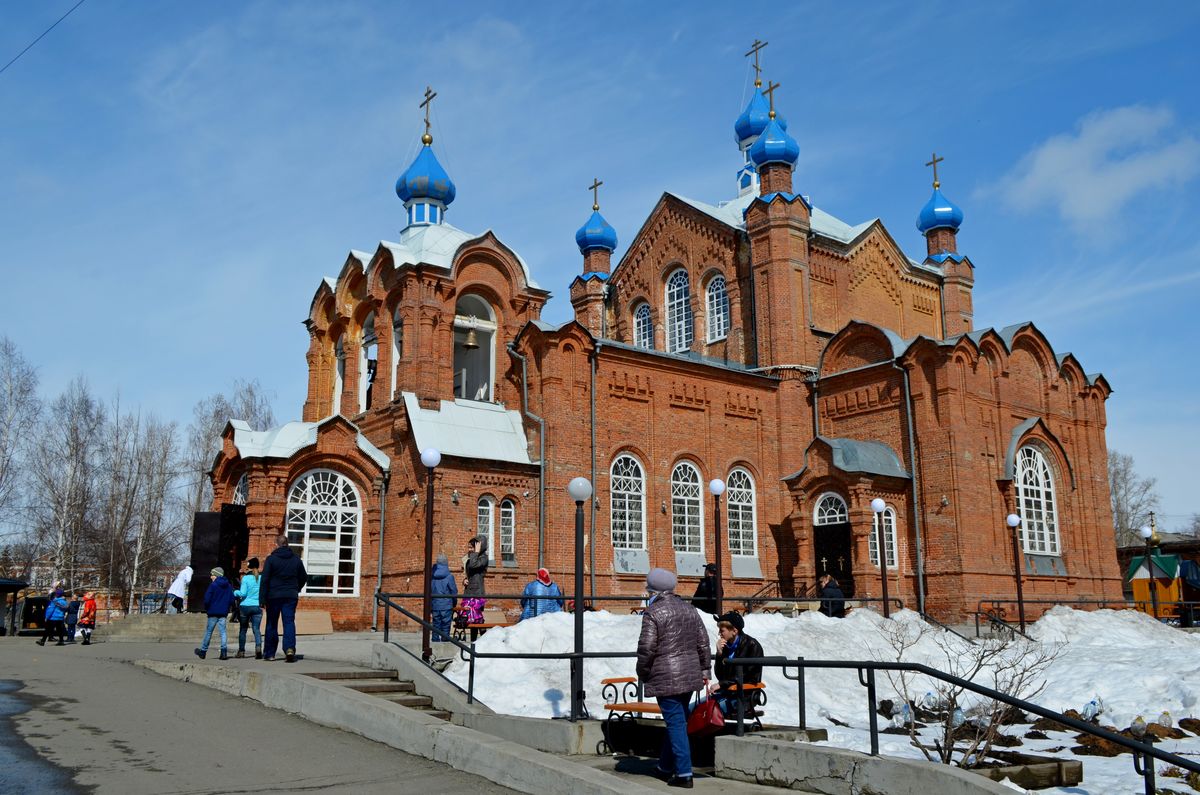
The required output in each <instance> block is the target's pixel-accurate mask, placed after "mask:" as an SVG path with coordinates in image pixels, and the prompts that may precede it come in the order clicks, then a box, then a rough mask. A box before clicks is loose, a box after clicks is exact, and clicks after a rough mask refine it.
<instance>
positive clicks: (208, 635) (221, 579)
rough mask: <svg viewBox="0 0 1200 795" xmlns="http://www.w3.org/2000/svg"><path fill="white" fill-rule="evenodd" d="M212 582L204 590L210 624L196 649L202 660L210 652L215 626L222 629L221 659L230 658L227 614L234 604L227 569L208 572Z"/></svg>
mask: <svg viewBox="0 0 1200 795" xmlns="http://www.w3.org/2000/svg"><path fill="white" fill-rule="evenodd" d="M208 575H209V579H211V580H212V583H211V584H210V585H209V586H208V590H207V591H205V592H204V612H205V613H207V614H208V626H207V627H206V628H205V630H204V640H203V641H201V642H200V648H198V649H196V650H195V652H196V656H197V657H199V658H200V659H201V660H203V659H204V657H205V655H207V654H208V642H209V641H210V640H212V631H213V627H216V628H217V629H219V630H220V631H221V659H222V660H228V659H229V642H228V638H227V636H226V634H225V616H227V615H229V607H230V605H232V604H233V586H232V585H230V584H229V580H227V579H225V570H224V569H222V568H221V567H220V566H217V567H216V568H215V569H213V570H212V571H210V572H209V573H208Z"/></svg>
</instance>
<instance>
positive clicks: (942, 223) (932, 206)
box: [917, 188, 963, 235]
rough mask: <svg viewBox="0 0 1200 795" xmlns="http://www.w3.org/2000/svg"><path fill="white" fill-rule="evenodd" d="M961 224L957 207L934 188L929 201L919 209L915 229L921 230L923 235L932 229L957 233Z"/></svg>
mask: <svg viewBox="0 0 1200 795" xmlns="http://www.w3.org/2000/svg"><path fill="white" fill-rule="evenodd" d="M962 222H963V212H962V210H960V209H959V208H958V205H956V204H955V203H954V202H952V201H950V200H949V199H947V198H946V197H945V196H944V195H942V191H941V189H940V188H934V189H933V195H932V196H930V197H929V201H928V202H926V203H925V206H924V207H922V208H921V214H920V215H918V216H917V229H919V230H921V234H923V235H924V234H928V233H929V232H931V231H933V230H934V229H953V230H954V231H958V227H959V226H960V225H961V224H962Z"/></svg>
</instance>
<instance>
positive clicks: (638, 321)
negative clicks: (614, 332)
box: [633, 302, 654, 351]
mask: <svg viewBox="0 0 1200 795" xmlns="http://www.w3.org/2000/svg"><path fill="white" fill-rule="evenodd" d="M633 344H634V346H636V347H638V348H645V349H647V350H651V351H652V350H654V322H653V321H652V320H651V319H650V304H647V303H645V302H642V303H640V304H638V306H637V309H635V310H633Z"/></svg>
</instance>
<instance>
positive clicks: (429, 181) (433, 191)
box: [396, 144, 454, 205]
mask: <svg viewBox="0 0 1200 795" xmlns="http://www.w3.org/2000/svg"><path fill="white" fill-rule="evenodd" d="M396 195H397V196H399V197H400V200H401V201H403V202H405V203H408V202H410V201H412V200H413V199H431V200H433V201H438V202H441V203H442V204H443V205H447V204H449V203H450V202H452V201H454V183H453V182H452V181H451V179H450V175H449V174H447V173H446V169H444V168H442V164H441V163H439V162H438V159H437V157H435V156H434V154H433V149H432V148H431V147H430V146H429V144H426V145H425V146H422V147H421V152H420V154H418V155H417V159H416V160H414V161H413V162H412V165H411V166H409V167H408V170H407V171H405V172H404V173H403V174H401V175H400V179H398V180H396Z"/></svg>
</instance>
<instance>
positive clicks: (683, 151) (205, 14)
mask: <svg viewBox="0 0 1200 795" xmlns="http://www.w3.org/2000/svg"><path fill="white" fill-rule="evenodd" d="M73 4H74V0H39V1H38V2H33V1H32V0H28V1H26V2H14V1H13V0H0V62H6V61H7V60H8V59H9V58H10V57H12V55H15V54H16V53H17V52H19V51H20V50H21V49H22V48H23V47H25V46H26V45H27V44H28V43H29V42H30V41H32V40H33V38H34V37H36V36H37V35H38V34H39V33H41V32H42V31H43V30H45V29H46V27H47V26H49V25H50V24H51V23H52V22H53V21H54V20H55V19H57V18H58V17H59V16H61V15H62V13H64V12H65V11H66V10H67V9H68V8H70V6H71V5H73ZM681 8H686V11H685V12H683V13H680V12H679V11H676V10H673V9H671V8H668V7H666V4H648V3H632V2H631V3H607V4H591V5H588V4H581V3H569V4H568V3H539V4H534V3H528V4H520V5H516V4H500V5H497V4H482V3H480V4H474V3H441V4H432V5H431V4H428V3H422V4H415V3H412V4H400V3H394V2H380V3H365V2H364V3H351V2H346V3H327V2H311V3H306V2H289V3H283V2H278V3H266V2H209V3H184V2H158V3H146V2H133V1H132V0H128V1H125V2H122V1H121V0H105V1H104V2H101V1H100V0H90V2H86V3H84V4H83V6H81V7H80V8H79V9H78V10H77V11H75V12H74V13H73V14H72V15H71V16H70V17H69V18H68V19H67V20H66V21H64V22H63V23H62V24H61V25H59V26H58V28H56V29H55V30H54V31H53V32H52V33H50V35H48V36H47V37H46V38H45V39H43V40H42V41H41V42H40V43H39V44H38V45H37V46H36V47H34V48H33V49H32V50H30V51H29V52H28V53H27V54H26V55H25V56H24V57H23V58H21V59H20V60H19V61H18V62H17V63H15V64H14V65H13V66H12V67H10V68H9V69H8V71H6V72H5V73H4V74H0V118H2V119H4V124H3V130H2V131H0V269H2V272H3V275H4V289H3V290H2V291H0V333H4V334H7V335H8V336H10V337H12V338H13V339H14V340H15V341H16V343H17V344H18V346H19V347H20V348H21V350H22V351H23V352H24V354H25V355H26V356H27V357H28V358H30V359H31V360H33V361H34V362H35V363H36V364H37V366H38V368H39V371H40V374H41V378H42V381H43V384H44V387H45V390H46V391H47V392H50V393H53V392H56V391H57V390H60V389H61V388H62V387H63V386H64V385H65V384H66V382H67V381H68V380H69V379H70V378H72V377H73V376H75V375H76V374H80V373H83V374H85V375H86V376H87V377H88V378H89V380H90V381H91V383H92V385H93V386H94V387H95V388H96V390H97V391H98V392H100V393H101V394H112V393H114V392H115V391H116V390H118V389H119V390H120V391H121V394H122V398H123V400H124V401H125V402H128V403H135V404H140V405H141V406H143V408H146V409H151V410H153V411H156V412H158V413H159V414H160V415H163V416H165V417H168V418H174V419H178V420H180V421H181V423H186V421H187V420H188V418H189V417H190V413H191V407H192V405H193V404H194V402H195V401H196V400H197V399H198V398H199V397H201V396H203V395H206V394H209V393H211V392H213V391H216V390H220V389H227V388H228V387H229V385H230V384H231V382H232V381H233V379H235V378H257V379H258V380H259V381H261V382H262V383H263V384H264V386H266V387H267V388H268V389H269V390H271V391H273V392H274V394H275V396H276V400H275V412H276V415H277V416H278V417H279V418H281V419H286V418H296V417H298V416H299V413H300V407H301V404H302V402H303V399H304V392H305V377H306V375H305V362H304V353H305V350H306V347H307V334H306V332H305V331H304V329H303V327H302V326H301V321H303V319H304V317H305V314H306V311H307V309H308V305H309V301H310V299H311V297H312V294H313V291H314V290H315V288H316V286H317V284H318V283H319V280H320V278H321V277H322V276H324V275H326V274H330V275H332V274H336V273H337V271H338V269H339V268H340V266H341V264H342V262H343V261H344V259H345V256H346V254H347V252H348V250H349V249H350V248H358V249H366V250H373V249H374V246H375V245H376V244H377V242H378V241H379V240H381V239H394V238H395V237H396V235H397V232H398V230H399V229H400V227H401V226H402V219H403V208H402V206H401V204H400V202H399V200H398V199H397V198H396V196H395V194H394V193H393V184H394V182H395V179H396V177H397V176H398V175H399V174H400V172H401V171H403V169H404V168H405V167H406V166H407V164H408V162H409V160H410V159H411V158H412V156H413V155H414V154H415V153H416V149H417V146H418V145H419V144H418V140H417V139H418V136H419V135H420V132H421V121H420V118H421V117H420V112H419V110H418V108H417V103H418V102H419V100H420V97H421V93H422V92H423V90H424V88H425V86H426V84H431V85H433V87H434V88H435V89H436V90H437V91H438V94H439V96H438V98H437V100H435V113H434V120H435V126H434V135H435V139H436V141H435V149H436V151H437V153H438V156H439V158H441V161H442V163H443V165H445V167H446V168H447V170H448V171H449V172H450V174H451V176H452V177H453V178H454V180H455V181H456V183H457V185H458V198H457V200H456V201H455V203H454V205H453V206H452V207H451V208H450V212H449V215H448V219H447V220H448V221H450V222H451V223H453V224H455V225H456V226H458V227H460V228H463V229H466V230H469V231H473V232H482V231H483V230H485V229H489V228H490V229H493V230H495V232H496V233H497V234H498V235H499V236H500V238H501V239H503V240H504V241H505V242H506V243H508V244H509V245H511V246H512V247H513V248H514V249H516V250H517V251H518V252H520V253H521V254H522V256H523V257H524V258H525V259H526V261H527V262H528V263H529V264H530V266H531V267H532V269H533V271H534V274H535V277H536V278H537V279H538V281H539V282H540V283H541V284H542V285H543V286H544V287H547V288H548V289H551V290H552V291H553V292H554V293H555V298H554V299H553V300H552V301H551V303H550V304H549V305H548V306H547V309H546V312H545V317H546V319H548V320H551V321H561V320H564V319H566V317H568V314H569V311H570V305H569V303H568V301H567V300H566V295H567V285H568V284H569V282H570V279H571V277H572V276H573V275H574V274H576V273H577V272H578V271H579V268H580V256H579V253H578V251H577V249H576V248H575V246H574V232H575V229H576V228H577V227H578V226H579V225H580V224H581V223H582V222H583V221H584V220H585V219H586V218H587V216H588V214H589V212H590V200H591V197H590V194H589V193H588V191H587V190H586V186H587V185H588V184H590V182H591V180H592V178H593V177H596V176H599V177H600V178H601V179H603V180H604V182H605V185H604V188H602V193H601V203H602V205H603V212H604V214H605V215H606V217H607V218H608V220H609V221H610V222H611V223H612V224H613V225H614V226H615V227H616V229H617V232H618V234H619V236H620V239H621V242H622V247H623V246H624V244H627V243H628V242H629V240H630V239H631V238H632V236H633V234H634V233H635V232H636V230H637V228H638V226H639V224H640V222H641V221H642V220H643V219H644V217H645V215H646V214H647V212H648V211H649V210H650V208H651V207H652V206H653V203H654V202H655V200H656V199H657V197H658V196H659V195H660V194H661V192H662V191H663V190H668V189H669V190H673V191H677V192H680V193H683V194H684V195H688V196H692V197H695V198H698V199H703V200H707V201H712V202H715V201H717V200H721V199H727V198H731V197H732V195H733V193H734V182H733V180H734V172H735V170H736V169H737V167H738V165H739V155H738V152H737V149H736V147H735V145H734V142H733V133H732V124H733V120H734V118H735V117H736V116H737V114H738V113H739V112H740V111H741V108H742V106H743V104H744V102H745V100H746V98H747V95H748V92H749V90H750V81H751V74H750V71H749V69H748V65H747V61H746V59H745V58H743V57H742V53H743V52H745V51H746V49H747V48H748V45H749V43H750V42H752V41H753V40H754V39H755V38H760V39H765V40H767V41H768V42H769V46H768V47H767V48H766V50H765V51H764V53H763V56H764V57H763V64H764V69H765V73H764V74H765V76H766V77H768V78H769V79H771V80H775V81H778V82H780V83H782V88H781V89H780V90H779V91H778V93H777V95H776V96H777V99H778V103H779V107H780V110H781V111H782V112H783V113H784V114H785V115H786V116H787V118H788V119H789V122H790V131H791V132H792V133H793V135H795V136H796V138H797V139H798V141H799V143H800V147H801V157H800V162H799V164H798V167H797V171H796V175H795V184H796V187H797V189H798V190H799V191H801V192H803V193H806V194H809V195H811V197H812V198H813V200H814V202H815V203H816V204H817V205H818V206H820V207H822V209H824V210H826V211H828V212H830V213H832V214H834V215H836V216H838V217H839V218H842V219H843V220H845V221H847V222H849V223H859V222H861V221H864V220H866V219H869V218H873V217H877V216H878V217H880V218H882V219H883V221H884V223H885V224H886V225H887V227H888V229H889V230H890V231H891V233H892V234H893V236H894V237H895V238H896V239H897V241H898V242H899V243H900V245H901V246H902V247H904V248H905V249H906V250H907V251H908V252H909V253H910V254H916V255H920V254H922V253H923V251H924V248H923V241H922V240H921V238H920V236H919V235H918V233H917V232H916V230H915V228H914V226H913V224H914V220H915V217H916V214H917V212H918V210H919V209H920V207H921V205H922V204H923V203H924V202H925V200H926V199H927V198H928V194H929V182H930V175H929V171H928V169H926V168H925V167H924V166H923V164H924V163H925V161H927V160H928V159H929V153H930V152H931V151H932V150H935V149H936V150H937V152H938V153H939V154H940V155H944V156H945V158H946V160H945V162H944V163H943V164H942V170H941V178H942V185H943V190H944V192H945V193H946V195H948V196H949V197H950V198H952V199H953V200H955V201H956V202H957V203H958V204H959V205H960V206H961V207H962V208H963V210H964V213H965V215H966V220H965V222H964V224H963V227H962V229H961V231H960V234H959V248H960V250H961V251H964V252H965V253H967V254H969V255H970V256H971V257H972V259H973V261H974V262H975V264H976V267H977V270H976V287H975V301H976V306H975V309H976V314H975V320H976V325H977V326H979V327H983V326H991V325H996V326H1002V325H1007V324H1010V323H1013V322H1018V321H1023V320H1027V319H1029V320H1033V321H1034V322H1035V323H1036V324H1037V325H1038V326H1039V328H1041V329H1042V330H1043V331H1044V332H1045V333H1046V334H1047V335H1048V336H1049V338H1050V340H1051V342H1052V344H1053V345H1054V346H1055V348H1056V350H1058V351H1060V352H1063V351H1071V352H1073V353H1074V354H1075V355H1076V356H1077V357H1078V358H1079V360H1080V361H1081V362H1082V363H1083V365H1084V367H1085V368H1086V369H1087V370H1089V371H1102V372H1103V373H1104V374H1105V375H1106V376H1107V378H1108V379H1109V381H1110V382H1111V383H1112V384H1113V387H1114V389H1115V393H1114V394H1113V396H1112V398H1111V399H1110V400H1109V403H1108V411H1109V423H1110V424H1109V444H1110V446H1111V447H1113V448H1116V449H1119V450H1122V451H1124V452H1127V453H1131V454H1133V455H1134V456H1135V458H1136V460H1137V464H1138V468H1139V470H1140V471H1141V472H1142V473H1143V474H1146V475H1151V476H1154V477H1157V478H1158V480H1159V490H1160V492H1161V494H1162V496H1163V501H1164V506H1163V511H1164V513H1165V514H1166V518H1165V521H1164V524H1165V525H1167V526H1168V527H1169V526H1173V525H1176V524H1181V523H1182V522H1183V521H1184V520H1185V517H1186V515H1188V514H1191V513H1193V512H1197V511H1200V500H1198V499H1197V497H1196V493H1197V490H1196V488H1195V487H1194V486H1193V485H1192V483H1191V481H1192V478H1193V477H1194V475H1195V473H1197V472H1198V471H1200V452H1198V451H1200V398H1198V397H1197V393H1198V392H1200V369H1198V368H1197V366H1196V365H1197V357H1196V355H1195V352H1194V351H1195V344H1196V342H1197V341H1198V338H1200V334H1198V331H1200V320H1198V317H1200V312H1198V311H1197V309H1196V307H1197V303H1198V302H1197V299H1200V238H1198V236H1197V234H1196V231H1195V229H1196V225H1195V220H1194V219H1195V218H1196V217H1197V216H1198V215H1200V192H1198V191H1197V186H1198V185H1200V103H1198V102H1197V100H1198V99H1200V89H1197V82H1196V80H1197V75H1200V48H1197V47H1196V46H1195V41H1196V38H1197V33H1198V32H1200V5H1196V4H1190V3H1150V4H1141V5H1138V6H1136V7H1133V6H1130V5H1129V4H1127V3H1105V2H1099V3H1097V2H1087V3H1083V2H1080V3H1001V4H983V3H963V2H959V3H936V2H926V3H920V2H909V1H906V2H895V3H862V4H849V3H774V4H767V5H756V4H750V3H746V4H731V3H689V4H687V5H686V6H681ZM622 250H623V248H622V249H619V250H618V254H619V253H620V251H622Z"/></svg>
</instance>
